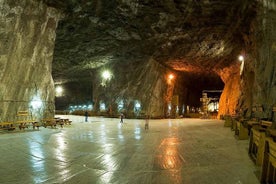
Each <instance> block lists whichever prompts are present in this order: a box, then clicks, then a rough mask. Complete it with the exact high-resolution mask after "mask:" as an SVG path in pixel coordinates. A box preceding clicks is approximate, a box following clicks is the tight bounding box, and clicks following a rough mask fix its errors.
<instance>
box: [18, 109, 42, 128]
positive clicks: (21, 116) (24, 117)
mask: <svg viewBox="0 0 276 184" xmlns="http://www.w3.org/2000/svg"><path fill="white" fill-rule="evenodd" d="M16 116H17V121H16V122H15V124H19V125H18V127H19V129H20V130H22V129H25V128H28V127H29V124H31V125H32V127H33V129H35V128H37V129H38V130H39V122H38V121H37V120H33V119H32V117H31V115H30V114H29V112H28V111H18V113H17V115H16Z"/></svg>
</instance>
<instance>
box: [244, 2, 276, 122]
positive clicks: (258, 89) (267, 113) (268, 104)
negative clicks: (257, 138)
mask: <svg viewBox="0 0 276 184" xmlns="http://www.w3.org/2000/svg"><path fill="white" fill-rule="evenodd" d="M259 2H260V4H261V5H262V6H261V7H260V8H259V9H258V19H257V20H256V22H255V23H254V24H252V26H251V31H252V32H250V34H249V35H248V36H246V35H245V39H246V40H248V41H247V45H246V51H245V52H246V53H247V54H246V57H245V68H244V73H243V75H242V81H241V87H242V89H243V90H242V91H243V92H242V95H241V98H240V102H239V108H240V112H241V113H243V115H244V116H246V117H255V118H266V119H274V121H275V115H274V114H273V112H272V108H273V106H276V105H275V104H276V32H275V30H276V19H275V17H276V2H275V1H273V0H259ZM253 31H254V32H253Z"/></svg>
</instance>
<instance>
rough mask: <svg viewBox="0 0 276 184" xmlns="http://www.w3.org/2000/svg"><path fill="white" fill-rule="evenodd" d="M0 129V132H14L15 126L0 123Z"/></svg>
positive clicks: (8, 123)
mask: <svg viewBox="0 0 276 184" xmlns="http://www.w3.org/2000/svg"><path fill="white" fill-rule="evenodd" d="M0 129H2V130H9V131H11V130H15V126H14V124H13V123H12V122H0Z"/></svg>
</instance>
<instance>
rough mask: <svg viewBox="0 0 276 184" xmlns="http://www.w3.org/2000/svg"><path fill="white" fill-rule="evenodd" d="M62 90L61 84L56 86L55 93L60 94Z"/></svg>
mask: <svg viewBox="0 0 276 184" xmlns="http://www.w3.org/2000/svg"><path fill="white" fill-rule="evenodd" d="M62 91H63V89H62V87H61V86H58V87H56V93H57V94H61V93H62Z"/></svg>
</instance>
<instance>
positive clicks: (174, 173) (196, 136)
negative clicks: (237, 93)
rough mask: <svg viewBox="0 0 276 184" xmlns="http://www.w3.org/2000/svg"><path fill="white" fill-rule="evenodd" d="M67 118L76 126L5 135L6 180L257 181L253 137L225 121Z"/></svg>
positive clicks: (1, 170) (2, 177)
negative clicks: (250, 143)
mask: <svg viewBox="0 0 276 184" xmlns="http://www.w3.org/2000/svg"><path fill="white" fill-rule="evenodd" d="M58 117H68V118H69V119H71V120H72V121H73V123H72V125H66V126H65V127H64V128H60V127H58V128H56V129H52V128H44V127H41V128H40V130H39V131H37V130H36V131H33V130H31V129H29V130H24V131H20V130H15V131H12V132H5V131H1V132H0V145H1V149H0V156H1V158H0V183H1V184H17V183H18V184H33V183H45V184H48V183H49V184H55V183H68V184H109V183H114V184H257V183H259V181H258V178H257V177H258V172H259V170H260V168H258V167H256V166H255V165H254V163H253V162H252V161H251V160H250V158H249V156H248V153H247V152H248V140H236V139H235V138H234V132H233V131H231V130H230V129H229V128H226V127H224V126H223V121H220V120H203V119H172V120H170V119H162V120H149V130H145V129H144V124H145V120H134V119H125V122H124V124H120V123H119V122H120V119H119V118H118V119H116V118H113V119H111V118H100V117H89V119H88V122H84V120H85V119H84V117H81V116H58Z"/></svg>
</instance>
